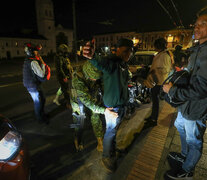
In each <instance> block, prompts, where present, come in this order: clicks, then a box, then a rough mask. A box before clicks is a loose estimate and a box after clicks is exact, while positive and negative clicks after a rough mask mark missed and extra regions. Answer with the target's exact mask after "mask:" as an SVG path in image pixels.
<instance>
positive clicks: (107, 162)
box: [101, 157, 116, 173]
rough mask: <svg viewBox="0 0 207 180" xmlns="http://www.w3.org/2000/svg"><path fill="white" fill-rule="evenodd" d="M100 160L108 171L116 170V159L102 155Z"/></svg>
mask: <svg viewBox="0 0 207 180" xmlns="http://www.w3.org/2000/svg"><path fill="white" fill-rule="evenodd" d="M101 162H102V164H103V166H104V167H105V169H106V170H107V171H109V172H110V173H111V172H114V171H115V170H116V161H115V160H113V159H112V158H105V157H103V158H102V161H101Z"/></svg>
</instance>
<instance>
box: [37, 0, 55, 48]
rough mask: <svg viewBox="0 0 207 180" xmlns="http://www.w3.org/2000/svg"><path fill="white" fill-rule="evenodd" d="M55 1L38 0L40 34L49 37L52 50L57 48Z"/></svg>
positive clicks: (38, 27) (38, 28)
mask: <svg viewBox="0 0 207 180" xmlns="http://www.w3.org/2000/svg"><path fill="white" fill-rule="evenodd" d="M53 10H54V9H53V3H52V1H51V0H36V19H37V30H38V34H40V35H42V36H44V37H45V38H47V39H48V41H49V42H48V43H47V45H48V46H49V47H47V48H49V49H51V51H53V52H55V51H56V50H55V49H56V41H55V31H56V30H55V20H54V11H53Z"/></svg>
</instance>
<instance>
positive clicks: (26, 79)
mask: <svg viewBox="0 0 207 180" xmlns="http://www.w3.org/2000/svg"><path fill="white" fill-rule="evenodd" d="M32 61H37V62H38V64H40V62H39V61H38V60H36V59H34V58H25V61H24V64H23V84H24V86H25V87H26V88H39V87H40V84H41V82H43V81H46V80H47V78H46V75H45V77H43V78H41V77H39V76H37V75H36V74H35V73H34V72H33V70H32V68H31V62H32Z"/></svg>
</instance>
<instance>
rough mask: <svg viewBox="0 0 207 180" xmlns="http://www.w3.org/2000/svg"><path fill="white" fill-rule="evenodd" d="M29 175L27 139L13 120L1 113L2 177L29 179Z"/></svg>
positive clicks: (0, 169) (0, 160) (19, 179)
mask: <svg viewBox="0 0 207 180" xmlns="http://www.w3.org/2000/svg"><path fill="white" fill-rule="evenodd" d="M29 176H30V166H29V153H28V150H27V147H26V143H25V140H24V139H23V137H22V135H21V133H20V132H19V131H18V130H17V129H16V127H15V126H14V125H13V124H12V123H11V121H10V120H9V119H8V118H6V117H4V116H2V115H1V114H0V179H2V180H13V179H15V180H28V179H29V178H30V177H29Z"/></svg>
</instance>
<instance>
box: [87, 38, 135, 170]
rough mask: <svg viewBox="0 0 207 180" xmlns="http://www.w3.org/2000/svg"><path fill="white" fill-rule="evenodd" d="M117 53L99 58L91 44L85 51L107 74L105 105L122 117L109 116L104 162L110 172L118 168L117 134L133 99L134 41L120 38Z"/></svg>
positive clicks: (104, 78) (104, 79) (104, 145)
mask: <svg viewBox="0 0 207 180" xmlns="http://www.w3.org/2000/svg"><path fill="white" fill-rule="evenodd" d="M116 47H117V48H116V53H115V54H114V55H111V56H107V57H100V56H98V55H96V54H95V53H94V52H95V46H94V44H92V43H91V42H88V43H87V44H86V46H84V48H83V56H85V57H86V58H88V59H90V62H91V63H92V64H93V65H94V66H95V67H96V68H97V69H99V70H100V71H102V72H103V85H104V95H103V101H104V105H105V106H106V107H108V108H113V110H114V111H115V112H117V113H118V118H111V117H109V116H105V119H106V132H105V135H104V139H103V154H102V156H103V157H102V163H103V165H104V167H105V168H106V169H107V170H109V171H110V172H113V171H115V169H116V158H115V147H116V140H115V139H116V133H117V129H118V126H119V124H120V123H121V120H122V119H123V117H124V115H125V109H126V105H127V102H128V100H129V93H128V80H129V78H130V75H129V71H128V65H127V62H128V61H129V58H130V56H131V54H132V48H133V42H132V41H131V40H129V39H125V38H122V39H119V40H118V42H117V45H116Z"/></svg>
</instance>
